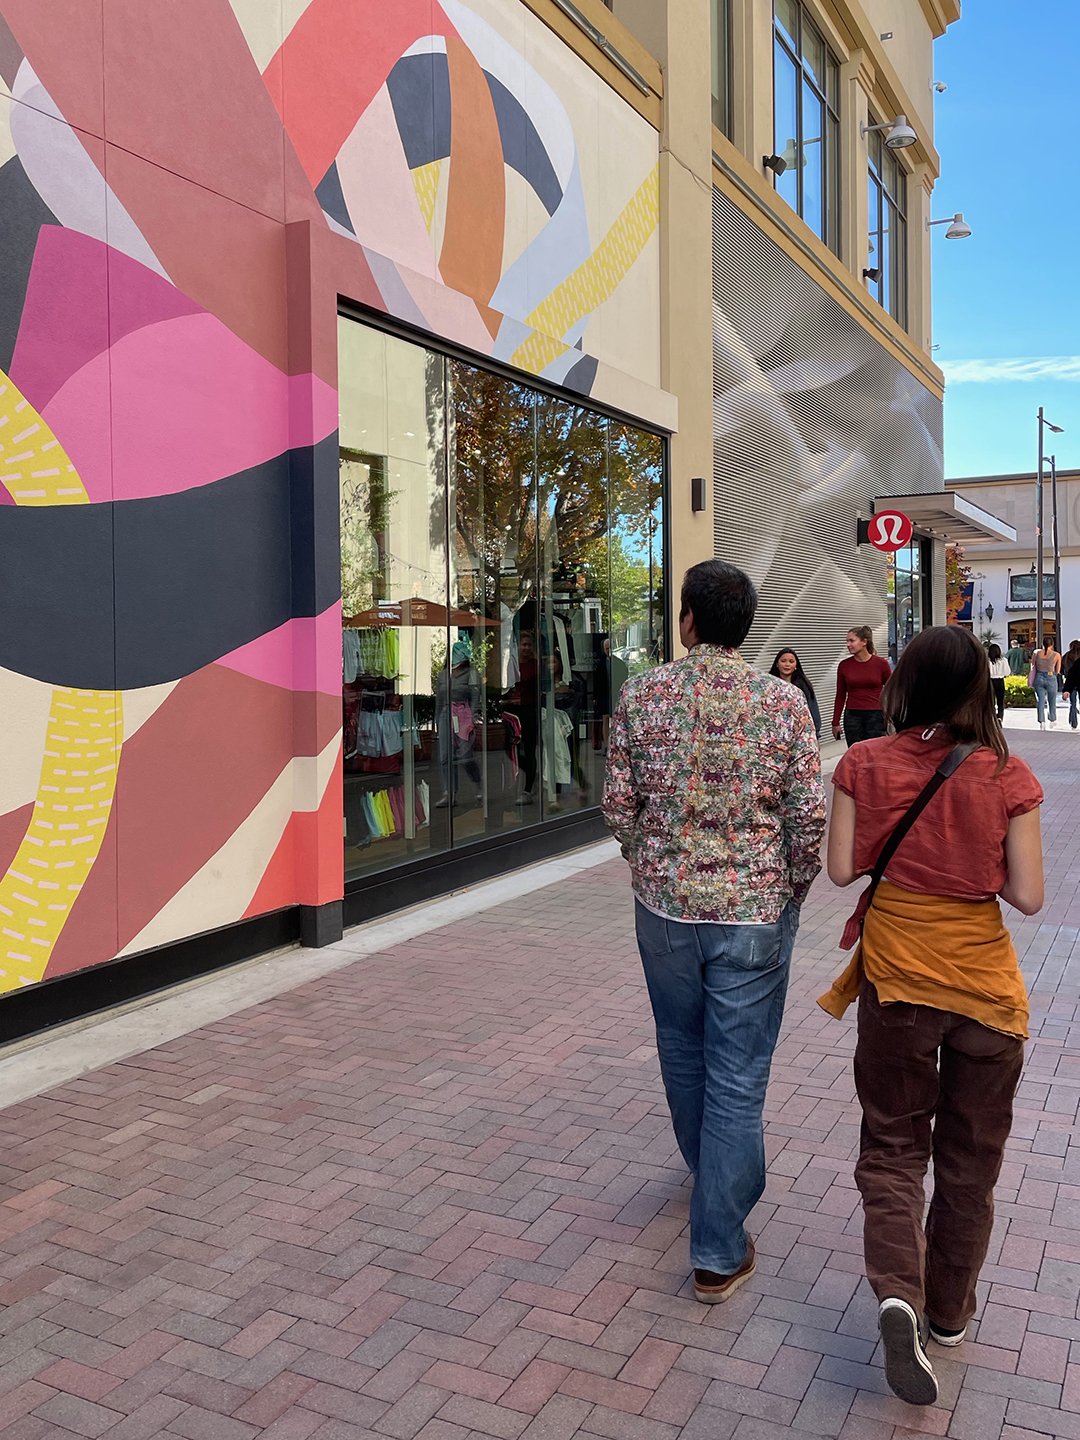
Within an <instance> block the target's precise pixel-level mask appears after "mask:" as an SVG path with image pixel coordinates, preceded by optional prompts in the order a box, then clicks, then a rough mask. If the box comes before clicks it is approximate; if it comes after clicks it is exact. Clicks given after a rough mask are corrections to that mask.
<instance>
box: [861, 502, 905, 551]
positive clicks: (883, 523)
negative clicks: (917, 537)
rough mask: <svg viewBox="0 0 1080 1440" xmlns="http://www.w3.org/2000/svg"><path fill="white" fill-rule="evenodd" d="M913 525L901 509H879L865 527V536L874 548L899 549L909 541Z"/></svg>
mask: <svg viewBox="0 0 1080 1440" xmlns="http://www.w3.org/2000/svg"><path fill="white" fill-rule="evenodd" d="M914 533H915V526H914V525H913V524H912V523H911V521H910V520H909V519H908V517H907V516H906V515H905V514H904V512H903V511H902V510H879V511H878V512H877V514H876V515H874V516H872V517H871V519H870V522H869V524H868V525H867V527H866V538H867V539H868V540H869V541H870V544H871V545H873V547H874V549H875V550H900V549H902V548H903V547H904V546H905V545H908V544H910V543H911V537H912V535H914Z"/></svg>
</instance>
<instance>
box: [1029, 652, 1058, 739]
mask: <svg viewBox="0 0 1080 1440" xmlns="http://www.w3.org/2000/svg"><path fill="white" fill-rule="evenodd" d="M1060 673H1061V656H1060V655H1059V654H1058V652H1057V651H1056V650H1055V649H1054V642H1053V640H1047V642H1046V644H1045V645H1044V646H1043V648H1042V649H1041V650H1036V651H1035V654H1034V655H1033V656H1032V657H1031V670H1030V672H1029V674H1028V683H1029V684H1030V686H1031V688H1032V689H1033V690H1034V691H1035V704H1036V707H1037V709H1038V712H1039V729H1040V730H1045V729H1046V707H1047V706H1049V707H1050V729H1051V730H1053V729H1054V727H1055V726H1056V725H1057V697H1058V675H1059V674H1060Z"/></svg>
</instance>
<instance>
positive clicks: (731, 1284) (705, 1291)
mask: <svg viewBox="0 0 1080 1440" xmlns="http://www.w3.org/2000/svg"><path fill="white" fill-rule="evenodd" d="M756 1269H757V1255H756V1254H755V1252H754V1242H753V1240H750V1239H747V1242H746V1258H745V1259H744V1260H743V1262H742V1264H741V1265H740V1266H739V1268H738V1269H737V1270H736V1271H735V1273H734V1275H717V1274H716V1273H715V1272H714V1271H712V1270H695V1271H694V1299H695V1300H700V1301H701V1303H702V1305H722V1304H723V1303H724V1301H725V1300H728V1299H730V1298H731V1296H732V1295H734V1294H735V1291H736V1290H738V1288H739V1286H740V1285H745V1283H746V1281H747V1280H749V1279H750V1276H751V1275H753V1273H754V1271H755V1270H756Z"/></svg>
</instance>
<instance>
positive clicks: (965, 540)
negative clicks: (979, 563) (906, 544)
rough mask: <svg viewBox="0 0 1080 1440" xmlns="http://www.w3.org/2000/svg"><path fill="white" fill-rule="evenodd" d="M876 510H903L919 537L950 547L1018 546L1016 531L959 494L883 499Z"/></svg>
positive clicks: (935, 493) (947, 493)
mask: <svg viewBox="0 0 1080 1440" xmlns="http://www.w3.org/2000/svg"><path fill="white" fill-rule="evenodd" d="M874 509H875V510H902V511H903V512H904V514H905V515H907V516H908V517H909V519H910V520H911V522H912V524H913V525H914V526H915V531H916V533H917V534H919V535H928V536H929V537H930V538H931V539H933V540H943V541H945V542H946V543H947V544H956V543H959V544H961V545H988V544H991V543H996V542H1001V541H1005V542H1006V543H1007V544H1015V543H1016V531H1015V529H1014V528H1013V527H1012V526H1011V525H1006V523H1005V521H1004V520H999V519H998V517H997V516H996V515H991V514H990V511H989V510H984V509H983V508H982V507H981V506H980V505H973V504H972V503H971V501H970V500H965V499H964V498H963V496H961V495H958V494H957V493H956V491H955V490H936V491H932V492H931V493H930V494H928V495H882V496H880V497H879V498H878V499H877V500H875V501H874Z"/></svg>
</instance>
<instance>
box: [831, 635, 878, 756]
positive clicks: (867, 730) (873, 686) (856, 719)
mask: <svg viewBox="0 0 1080 1440" xmlns="http://www.w3.org/2000/svg"><path fill="white" fill-rule="evenodd" d="M847 648H848V658H847V659H846V660H841V661H840V664H839V665H838V666H837V670H836V703H835V704H834V705H833V719H832V732H833V737H834V738H835V739H837V740H839V739H840V737H841V735H843V737H844V739H846V740H847V743H848V745H856V744H858V742H859V741H860V740H873V739H874V738H875V737H876V736H879V735H884V734H885V716H884V715H883V714H882V711H881V687H882V686H883V685H884V684H885V682H886V680H888V678H889V676H890V675H891V674H892V670H891V669H890V667H889V662H888V661H887V660H886V659H885V657H884V656H883V655H875V654H874V632H873V630H871V628H870V626H869V625H859V626H858V627H857V628H856V629H854V630H849V631H848V633H847ZM841 716H843V722H844V723H843V728H841V724H840V717H841Z"/></svg>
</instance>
